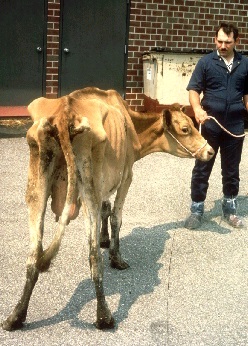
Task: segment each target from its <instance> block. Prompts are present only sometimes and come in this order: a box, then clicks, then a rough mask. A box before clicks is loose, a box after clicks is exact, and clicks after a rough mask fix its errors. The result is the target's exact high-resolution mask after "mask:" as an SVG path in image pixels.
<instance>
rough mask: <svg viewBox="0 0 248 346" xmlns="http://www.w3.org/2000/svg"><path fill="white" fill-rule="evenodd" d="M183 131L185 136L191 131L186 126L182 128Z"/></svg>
mask: <svg viewBox="0 0 248 346" xmlns="http://www.w3.org/2000/svg"><path fill="white" fill-rule="evenodd" d="M182 131H183V133H185V134H187V133H189V129H188V127H187V126H184V127H183V128H182Z"/></svg>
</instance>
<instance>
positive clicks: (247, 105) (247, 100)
mask: <svg viewBox="0 0 248 346" xmlns="http://www.w3.org/2000/svg"><path fill="white" fill-rule="evenodd" d="M243 99H244V104H245V108H246V110H247V111H248V94H247V95H244V97H243Z"/></svg>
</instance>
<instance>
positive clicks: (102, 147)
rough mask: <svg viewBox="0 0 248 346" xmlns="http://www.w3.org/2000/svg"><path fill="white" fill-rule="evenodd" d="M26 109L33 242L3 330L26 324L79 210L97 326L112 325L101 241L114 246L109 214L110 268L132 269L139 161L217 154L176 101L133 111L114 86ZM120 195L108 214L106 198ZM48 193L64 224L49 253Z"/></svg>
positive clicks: (38, 102)
mask: <svg viewBox="0 0 248 346" xmlns="http://www.w3.org/2000/svg"><path fill="white" fill-rule="evenodd" d="M28 109H29V112H30V114H31V117H32V119H33V121H34V123H33V125H32V127H31V128H30V129H29V131H28V133H27V141H28V144H29V148H30V162H29V173H28V186H27V192H26V202H27V205H28V209H29V226H30V240H31V246H30V253H29V256H28V260H27V273H26V283H25V287H24V290H23V294H22V297H21V299H20V301H19V302H18V304H17V305H16V307H15V309H14V310H13V312H12V313H11V314H10V316H9V317H8V318H7V319H6V320H5V321H4V322H3V323H2V327H3V328H4V329H6V330H13V329H18V328H21V327H22V325H23V322H24V321H25V320H26V315H27V309H28V305H29V300H30V297H31V294H32V291H33V288H34V286H35V284H36V282H37V280H38V277H39V274H40V273H41V272H44V271H46V270H48V268H49V266H50V263H51V260H52V259H53V258H54V257H55V255H56V254H57V252H58V250H59V246H60V243H61V239H62V236H63V234H64V231H65V226H66V225H67V224H68V223H69V222H70V220H72V219H75V218H76V217H77V215H78V212H79V208H80V207H82V210H83V214H84V220H85V230H86V231H87V233H88V237H89V247H90V248H89V261H90V268H91V274H92V278H93V280H94V283H95V290H96V298H97V321H96V326H97V327H98V328H101V329H102V328H112V327H113V326H114V320H113V317H112V315H111V312H110V310H109V308H108V306H107V303H106V300H105V295H104V291H103V282H102V280H103V263H102V256H101V251H100V242H101V241H102V245H106V244H107V245H108V243H109V237H108V232H107V218H108V216H110V223H111V241H110V249H109V254H110V262H111V265H112V266H113V267H115V268H118V269H125V268H127V267H128V264H127V263H126V262H124V261H123V259H122V258H121V254H120V251H119V230H120V227H121V221H122V208H123V204H124V201H125V197H126V195H127V192H128V189H129V186H130V184H131V181H132V167H133V164H134V162H135V161H137V160H139V159H141V158H143V157H144V156H146V155H148V154H151V153H153V152H166V153H169V154H172V155H176V156H179V157H195V158H198V159H200V160H203V161H207V160H209V159H211V157H212V156H213V154H214V151H213V149H212V148H211V147H210V146H209V145H208V144H207V143H206V141H205V140H204V138H203V137H202V136H201V135H200V133H199V132H198V131H197V130H196V128H195V127H194V125H193V122H192V120H191V119H190V118H189V117H187V116H186V115H185V114H184V113H183V111H182V110H181V109H180V107H179V105H177V104H175V105H173V106H172V107H171V109H169V110H165V111H164V112H162V113H161V114H158V113H153V114H150V113H149V114H145V113H144V114H143V113H142V114H141V113H138V112H134V111H132V110H131V109H130V108H129V107H128V105H127V103H126V102H125V101H124V100H123V99H122V98H121V96H120V95H119V94H118V93H117V92H116V91H114V90H109V91H103V90H100V89H97V88H85V89H82V90H78V91H75V92H73V93H71V94H70V95H68V96H64V97H61V98H59V99H53V100H52V99H46V98H38V99H36V100H34V101H33V102H32V103H31V104H30V105H29V107H28ZM115 192H116V198H115V201H114V206H113V209H112V210H111V212H110V206H109V202H108V199H109V197H110V196H111V195H112V194H113V193H115ZM49 196H51V199H52V202H51V208H52V210H53V212H54V213H55V215H56V219H57V221H59V226H58V229H57V231H56V233H55V236H54V238H53V240H52V242H51V244H50V246H49V247H48V248H47V249H46V250H44V249H43V245H42V239H43V228H44V216H45V210H46V206H47V200H48V198H49ZM101 217H102V232H101V230H100V229H101Z"/></svg>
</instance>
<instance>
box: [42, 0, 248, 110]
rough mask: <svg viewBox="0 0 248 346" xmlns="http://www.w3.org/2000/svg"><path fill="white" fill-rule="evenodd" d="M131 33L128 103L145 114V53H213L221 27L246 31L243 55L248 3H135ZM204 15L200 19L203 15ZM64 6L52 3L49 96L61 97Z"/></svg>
mask: <svg viewBox="0 0 248 346" xmlns="http://www.w3.org/2000/svg"><path fill="white" fill-rule="evenodd" d="M130 1H131V5H130V7H131V12H130V28H129V29H130V31H129V47H128V69H127V87H126V99H127V101H128V103H129V104H130V105H131V106H132V108H134V109H136V110H143V109H144V107H143V62H142V53H144V52H145V51H149V50H150V49H152V48H156V47H161V48H169V49H172V50H175V49H180V50H185V49H195V48H196V49H213V48H214V41H213V36H214V30H215V27H216V25H218V23H219V22H220V21H224V20H225V21H231V22H233V23H235V24H236V25H237V26H238V28H239V29H240V37H241V40H240V45H239V46H238V49H240V50H248V30H247V17H248V2H247V0H229V1H223V0H215V1H214V2H213V1H212V0H206V1H204V0H130ZM199 12H200V14H199ZM59 20H60V0H48V23H47V26H48V32H47V67H46V96H47V97H49V98H56V97H57V95H58V77H59V76H58V68H59Z"/></svg>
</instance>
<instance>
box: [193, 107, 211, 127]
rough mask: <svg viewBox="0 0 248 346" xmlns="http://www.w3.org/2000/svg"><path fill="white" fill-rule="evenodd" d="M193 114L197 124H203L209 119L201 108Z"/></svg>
mask: <svg viewBox="0 0 248 346" xmlns="http://www.w3.org/2000/svg"><path fill="white" fill-rule="evenodd" d="M194 113H195V119H196V121H197V123H198V124H204V123H205V121H206V120H208V119H209V117H208V115H207V112H205V111H204V109H202V108H201V107H199V108H197V109H194Z"/></svg>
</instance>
